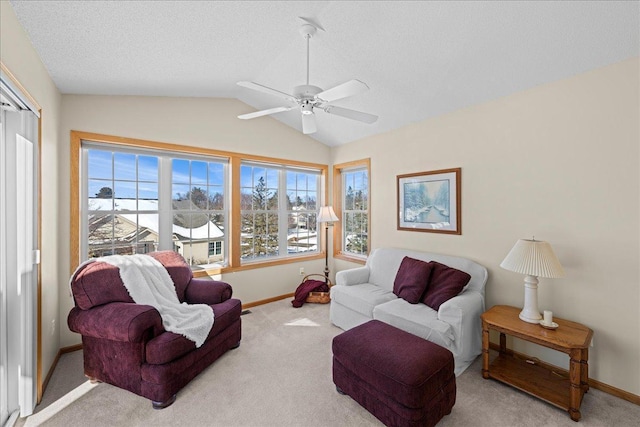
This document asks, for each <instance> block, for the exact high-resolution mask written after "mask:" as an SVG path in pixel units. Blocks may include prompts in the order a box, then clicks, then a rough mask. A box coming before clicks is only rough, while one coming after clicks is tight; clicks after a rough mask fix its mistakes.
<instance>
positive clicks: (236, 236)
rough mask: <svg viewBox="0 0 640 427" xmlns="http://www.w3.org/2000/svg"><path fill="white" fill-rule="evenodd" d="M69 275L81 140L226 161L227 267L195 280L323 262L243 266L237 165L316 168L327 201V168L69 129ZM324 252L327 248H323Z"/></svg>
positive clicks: (76, 259) (75, 258) (75, 260)
mask: <svg viewBox="0 0 640 427" xmlns="http://www.w3.org/2000/svg"><path fill="white" fill-rule="evenodd" d="M70 134H71V136H70V159H71V161H70V189H71V190H70V191H71V194H70V222H71V224H70V234H71V236H70V248H69V251H70V265H69V268H70V274H73V272H74V271H75V269H76V268H77V267H78V265H80V263H81V262H82V261H83V260H81V259H80V252H81V251H80V243H81V241H80V239H81V232H80V231H81V230H80V227H81V218H80V215H81V213H82V210H81V208H80V206H81V203H82V200H80V195H81V191H80V179H81V158H82V156H81V151H82V141H83V140H87V141H91V142H93V143H105V144H110V145H112V146H121V147H128V148H142V149H152V150H157V151H165V152H167V151H169V152H175V153H185V154H196V155H205V156H214V157H222V158H227V159H228V162H229V168H230V174H229V181H230V183H231V185H230V187H231V195H230V197H231V206H230V209H229V211H228V212H229V223H230V227H229V233H230V234H229V236H228V239H229V247H228V248H227V251H228V265H227V266H225V267H222V268H219V267H218V268H212V269H207V270H197V271H194V273H193V275H194V277H201V276H207V275H214V274H220V273H230V272H235V271H242V270H250V269H256V268H263V267H270V266H275V265H282V264H291V263H296V262H302V261H308V260H315V259H323V258H324V257H325V254H324V251H322V250H320V251H319V252H318V253H314V254H312V255H293V256H287V257H283V258H278V259H270V260H268V261H253V262H251V263H248V264H247V263H245V264H244V265H243V264H242V263H241V260H240V226H241V218H240V166H241V163H242V162H243V161H253V162H264V163H272V164H276V165H287V166H294V167H295V166H297V167H302V168H308V169H317V170H319V171H320V175H321V178H320V182H321V185H322V186H324V191H323V190H322V189H321V190H320V195H321V197H322V198H323V199H324V200H327V197H328V195H327V185H326V183H327V175H328V170H329V167H328V166H327V165H322V164H317V163H309V162H302V161H297V160H287V159H278V158H271V157H265V156H254V155H250V154H241V153H235V152H230V151H220V150H213V149H209V148H203V147H193V146H188V145H180V144H174V143H166V142H158V141H149V140H142V139H135V138H126V137H121V136H113V135H103V134H97V133H91V132H82V131H76V130H72V131H71V132H70ZM319 203H320V202H319ZM325 250H326V249H325Z"/></svg>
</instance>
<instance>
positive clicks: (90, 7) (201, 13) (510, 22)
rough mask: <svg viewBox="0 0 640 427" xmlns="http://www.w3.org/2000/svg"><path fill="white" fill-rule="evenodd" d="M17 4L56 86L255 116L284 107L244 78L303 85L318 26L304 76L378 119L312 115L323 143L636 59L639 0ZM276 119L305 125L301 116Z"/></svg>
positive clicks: (290, 114) (284, 86) (344, 140)
mask: <svg viewBox="0 0 640 427" xmlns="http://www.w3.org/2000/svg"><path fill="white" fill-rule="evenodd" d="M11 5H12V6H13V9H14V10H15V12H16V14H17V16H18V19H19V21H20V22H21V24H22V25H23V27H24V28H25V30H26V32H27V34H28V35H29V37H30V39H31V42H32V43H33V46H34V47H35V49H36V51H37V52H38V53H39V55H40V57H41V58H42V61H43V62H44V65H45V67H46V68H47V70H48V71H49V74H50V75H51V77H52V79H53V81H54V82H55V84H56V85H57V86H58V88H59V89H60V91H61V92H62V93H65V94H103V95H150V96H197V97H225V98H237V99H239V100H241V101H243V102H245V103H246V104H248V106H247V111H246V112H247V113H248V112H251V111H253V108H252V107H254V108H255V109H266V108H271V107H277V106H282V105H286V103H283V102H281V101H280V100H279V99H278V98H276V97H272V96H270V95H268V94H262V93H254V92H253V91H250V90H249V89H246V88H241V87H239V86H237V85H236V82H237V81H240V80H249V81H254V82H258V83H261V84H263V85H266V86H270V87H273V88H276V89H279V90H281V91H283V92H288V93H291V92H292V91H293V87H294V86H297V85H300V84H304V83H305V79H306V43H305V41H304V39H303V38H302V36H301V35H300V34H299V32H298V30H299V28H300V25H301V24H302V21H301V20H300V19H298V17H299V16H302V17H306V18H309V19H311V20H313V21H316V22H318V23H320V24H321V25H322V26H323V27H324V28H325V29H326V32H319V33H318V34H317V35H316V36H314V37H313V38H312V39H311V41H310V44H311V60H310V84H312V85H316V86H320V87H321V88H323V89H328V88H330V87H333V86H335V85H337V84H339V83H342V82H345V81H347V80H350V79H353V78H356V79H359V80H361V81H363V82H365V83H366V84H367V85H368V86H369V87H370V90H369V91H368V92H366V93H364V94H362V95H358V96H355V97H353V98H348V99H344V100H341V101H336V102H335V105H339V106H342V107H347V108H352V109H356V110H361V111H365V112H369V113H373V114H377V115H378V116H379V117H380V118H379V119H378V121H377V122H376V123H374V124H372V125H368V124H364V123H360V122H356V121H352V120H348V119H345V118H342V117H338V116H334V115H327V114H325V113H324V112H322V111H320V112H318V113H317V114H316V116H317V122H318V132H317V133H315V134H313V135H311V136H312V137H313V138H315V139H317V140H318V141H321V142H323V143H325V144H327V145H329V146H336V145H340V144H344V143H347V142H350V141H353V140H356V139H360V138H363V137H366V136H369V135H373V134H378V133H382V132H387V131H390V130H393V129H396V128H399V127H402V126H405V125H407V124H409V123H412V122H417V121H422V120H424V119H427V118H429V117H434V116H437V115H440V114H443V113H446V112H450V111H453V110H456V109H459V108H463V107H466V106H470V105H474V104H478V103H481V102H485V101H488V100H491V99H495V98H499V97H501V96H505V95H508V94H510V93H513V92H517V91H521V90H524V89H527V88H530V87H533V86H536V85H540V84H543V83H546V82H550V81H554V80H558V79H562V78H566V77H569V76H572V75H575V74H578V73H582V72H585V71H587V70H590V69H594V68H597V67H602V66H605V65H608V64H611V63H614V62H618V61H621V60H624V59H628V58H631V57H637V56H639V55H640V53H639V39H640V35H639V32H640V3H639V2H638V1H624V2H615V1H602V2H600V1H585V2H579V1H566V2H552V1H528V2H524V1H522V2H521V1H518V2H498V1H487V2H482V1H476V2H435V1H433V2H431V1H429V2H426V1H425V2H413V1H412V2H399V1H393V2H384V1H371V2H369V1H353V2H352V1H317V2H302V1H295V2H284V1H283V2H272V1H259V2H251V1H237V2H230V1H227V2H218V1H216V2H213V1H168V0H163V1H35V0H33V1H17V0H11ZM271 117H273V118H275V119H277V120H280V121H282V122H283V123H285V124H287V125H289V126H292V127H294V128H296V129H299V130H300V129H301V125H300V113H299V111H297V110H292V111H289V112H284V113H279V114H276V115H273V116H271ZM254 120H271V119H270V118H269V117H262V118H258V119H254Z"/></svg>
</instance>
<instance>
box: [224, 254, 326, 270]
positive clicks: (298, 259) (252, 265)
mask: <svg viewBox="0 0 640 427" xmlns="http://www.w3.org/2000/svg"><path fill="white" fill-rule="evenodd" d="M314 259H324V252H321V253H318V254H313V255H302V256H296V257H292V258H282V259H274V260H269V261H253V262H251V263H248V264H244V265H241V266H239V267H224V268H222V270H221V271H220V272H221V273H222V274H224V273H234V272H237V271H244V270H254V269H256V268H264V267H273V266H276V265H284V264H293V263H296V262H302V261H309V260H314Z"/></svg>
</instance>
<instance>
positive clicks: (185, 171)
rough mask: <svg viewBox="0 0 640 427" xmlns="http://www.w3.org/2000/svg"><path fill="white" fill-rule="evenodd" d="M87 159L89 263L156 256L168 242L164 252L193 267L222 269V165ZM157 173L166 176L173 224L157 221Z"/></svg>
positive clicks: (102, 156)
mask: <svg viewBox="0 0 640 427" xmlns="http://www.w3.org/2000/svg"><path fill="white" fill-rule="evenodd" d="M86 155H87V181H88V182H87V184H88V185H87V252H88V257H89V258H94V257H100V256H105V255H113V254H120V255H124V254H133V253H147V252H151V251H155V250H158V249H161V247H160V246H161V245H160V242H161V240H162V239H163V237H162V236H166V238H165V239H164V240H165V241H166V242H167V243H168V244H165V245H164V246H168V247H165V249H167V248H171V249H173V250H175V251H177V252H179V253H180V254H182V255H183V256H184V258H185V259H186V260H187V262H189V264H191V265H194V266H196V265H197V266H202V267H206V266H209V265H223V264H224V251H223V247H224V240H225V234H224V229H225V220H226V216H227V215H226V211H225V191H224V189H225V182H226V172H225V167H226V161H221V160H213V161H212V160H200V159H198V160H193V159H185V158H175V157H169V156H158V155H156V156H153V155H149V154H147V153H145V154H140V153H130V152H119V151H106V150H102V149H96V148H88V149H86ZM160 165H164V166H165V167H160ZM161 170H163V171H165V172H164V175H166V176H170V182H171V185H170V186H167V188H170V189H171V195H172V196H171V200H170V212H171V220H172V221H171V223H169V222H168V221H162V220H161V216H164V215H161V212H168V210H167V209H166V207H163V206H162V201H163V197H162V194H161V193H160V191H159V188H160V187H161V186H162V185H161V183H162V180H163V176H162V174H161V172H160V171H161ZM164 179H165V181H166V180H167V179H168V178H166V177H165V178H164ZM163 226H164V227H163ZM169 242H170V243H169ZM212 246H213V250H211V247H212Z"/></svg>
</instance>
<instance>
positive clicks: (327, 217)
mask: <svg viewBox="0 0 640 427" xmlns="http://www.w3.org/2000/svg"><path fill="white" fill-rule="evenodd" d="M336 221H338V217H337V216H336V213H335V212H334V211H333V207H332V206H323V207H321V208H320V212H319V213H318V222H320V223H322V222H336Z"/></svg>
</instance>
